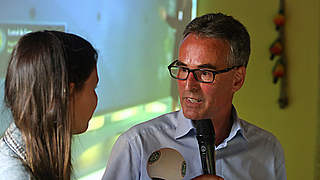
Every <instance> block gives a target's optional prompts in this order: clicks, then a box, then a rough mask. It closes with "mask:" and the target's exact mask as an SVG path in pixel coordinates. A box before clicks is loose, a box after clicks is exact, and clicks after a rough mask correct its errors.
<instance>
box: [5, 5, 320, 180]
mask: <svg viewBox="0 0 320 180" xmlns="http://www.w3.org/2000/svg"><path fill="white" fill-rule="evenodd" d="M283 2H284V5H285V6H284V9H285V21H286V22H285V23H286V24H285V28H284V37H285V38H284V39H285V53H286V57H287V67H286V73H287V85H288V86H287V96H288V99H289V104H288V106H287V107H286V108H284V109H281V108H280V107H279V104H278V98H279V96H280V88H281V87H280V83H277V84H274V83H273V82H272V81H273V77H272V69H273V66H274V61H271V60H270V52H269V47H270V45H271V44H272V42H273V41H274V39H276V38H277V36H278V32H277V31H276V30H275V25H274V23H273V18H274V17H275V16H276V15H277V14H278V11H279V0H269V1H250V0H242V1H237V0H228V1H224V0H135V1H132V0H117V1H112V0H91V1H84V0H77V1H76V0H68V1H61V0H50V1H49V0H43V1H39V0H1V3H0V4H1V6H0V124H1V125H0V134H2V133H3V131H4V130H5V129H6V128H7V127H8V125H9V123H10V121H12V118H11V116H10V112H8V110H7V109H6V108H5V107H4V105H3V81H4V78H5V73H6V72H5V71H6V67H7V63H8V59H9V54H10V53H11V51H12V48H13V47H14V45H15V44H16V42H17V40H18V39H19V37H21V36H22V35H23V34H26V33H28V32H31V31H36V30H43V29H54V30H61V31H66V32H70V33H75V34H78V35H80V36H82V37H84V38H85V39H87V40H88V41H90V42H91V43H92V44H93V46H94V47H95V48H96V49H97V50H98V53H99V60H98V73H99V76H100V81H99V85H98V88H97V93H98V98H99V101H98V107H97V109H96V112H95V114H94V116H93V118H92V119H91V121H90V125H89V129H88V131H87V132H86V133H84V134H81V135H77V136H75V137H74V138H73V149H72V150H73V152H72V153H73V163H74V176H75V179H81V180H85V179H100V178H101V176H102V174H103V171H104V168H105V166H106V162H107V160H108V156H109V153H110V150H111V148H112V145H113V143H114V142H115V140H116V139H117V137H118V136H119V135H120V134H121V133H122V132H124V131H125V130H127V129H128V128H130V127H132V126H134V125H135V124H137V123H140V122H143V121H146V120H149V119H151V118H153V117H156V116H158V115H161V114H163V113H166V112H170V111H173V110H176V109H179V102H178V99H177V89H176V86H175V81H172V80H171V79H170V76H169V73H168V70H167V65H168V64H169V63H170V62H172V61H173V60H174V59H176V57H177V52H178V51H177V48H178V45H179V42H180V40H181V35H182V31H183V28H184V26H185V25H186V23H188V22H189V21H190V20H191V19H193V18H194V17H196V16H199V15H203V14H205V13H209V12H223V13H226V14H228V15H232V16H234V17H235V18H236V19H238V20H240V21H241V22H242V23H243V24H244V25H245V26H246V27H247V29H248V31H249V34H250V36H251V41H252V54H251V57H250V61H249V64H248V69H247V77H246V82H245V85H244V87H243V88H242V89H241V90H240V91H239V92H238V93H237V94H236V97H235V98H234V104H235V106H236V108H237V110H238V111H239V115H240V117H242V118H243V119H245V120H247V121H249V122H251V123H254V124H256V125H258V126H260V127H262V128H264V129H267V130H268V131H271V132H272V133H273V134H275V135H276V136H277V138H278V139H279V140H280V142H281V144H282V146H283V148H284V151H285V158H286V167H287V174H288V179H290V180H298V179H299V180H300V179H308V180H309V179H310V180H319V179H320V174H319V170H320V164H319V162H320V156H319V149H320V147H319V146H320V139H319V137H320V131H319V127H320V124H319V122H320V114H319V109H320V107H319V105H320V87H319V86H320V81H319V77H320V69H319V67H320V66H319V62H320V61H319V60H320V53H319V50H320V36H319V35H320V14H319V10H320V2H319V1H318V0H305V1H299V0H291V1H286V0H285V1H283Z"/></svg>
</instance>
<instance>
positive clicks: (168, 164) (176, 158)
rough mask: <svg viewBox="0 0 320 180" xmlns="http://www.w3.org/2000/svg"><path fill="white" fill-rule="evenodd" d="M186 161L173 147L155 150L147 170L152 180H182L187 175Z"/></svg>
mask: <svg viewBox="0 0 320 180" xmlns="http://www.w3.org/2000/svg"><path fill="white" fill-rule="evenodd" d="M186 167H187V166H186V161H185V160H184V158H183V157H182V155H181V154H180V153H179V152H178V151H176V150H175V149H171V148H162V149H159V150H157V151H155V152H153V153H152V154H151V155H150V157H149V159H148V163H147V172H148V175H149V177H150V178H151V179H152V180H181V179H183V177H184V176H185V175H186Z"/></svg>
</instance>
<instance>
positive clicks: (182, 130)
mask: <svg viewBox="0 0 320 180" xmlns="http://www.w3.org/2000/svg"><path fill="white" fill-rule="evenodd" d="M231 114H232V115H231V118H232V119H233V124H232V128H231V131H230V134H229V136H228V137H227V138H226V139H225V140H224V141H223V142H222V143H221V144H220V145H219V146H218V147H217V149H220V148H224V147H226V146H227V144H228V142H229V141H230V140H232V139H233V138H234V137H235V136H236V135H237V134H241V135H242V137H243V138H244V139H245V140H246V141H248V138H247V137H246V136H245V134H244V129H243V127H242V125H241V123H240V118H239V117H238V114H237V110H236V109H235V107H234V106H233V105H232V110H231ZM177 121H178V122H177V128H176V134H175V138H176V139H179V138H181V137H183V136H186V135H188V134H189V133H191V134H192V133H194V134H195V127H194V126H193V124H192V121H191V119H188V118H186V117H184V115H183V111H182V110H180V111H179V112H178V118H177Z"/></svg>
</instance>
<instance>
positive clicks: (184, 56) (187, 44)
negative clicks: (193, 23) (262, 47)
mask: <svg viewBox="0 0 320 180" xmlns="http://www.w3.org/2000/svg"><path fill="white" fill-rule="evenodd" d="M229 52H230V46H229V43H228V42H227V41H224V40H222V39H215V38H207V37H199V36H197V35H195V34H189V35H188V36H187V37H186V38H185V39H184V40H183V42H182V44H181V46H180V49H179V64H181V65H182V66H185V67H187V68H190V69H210V70H222V69H225V68H228V66H227V65H226V62H227V58H228V55H229ZM233 76H234V70H231V71H229V72H225V73H221V74H216V76H215V79H214V81H213V82H212V83H201V82H198V81H196V79H195V77H194V75H193V74H192V73H190V74H189V76H188V78H187V80H178V90H179V95H180V103H181V106H182V110H183V114H184V116H185V117H186V118H189V119H193V120H198V119H205V118H214V117H215V116H216V115H217V114H219V113H220V114H221V112H223V111H225V110H226V109H228V107H229V108H230V107H231V104H232V97H233V93H234V92H233Z"/></svg>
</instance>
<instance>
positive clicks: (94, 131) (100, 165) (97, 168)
mask: <svg viewBox="0 0 320 180" xmlns="http://www.w3.org/2000/svg"><path fill="white" fill-rule="evenodd" d="M171 106H172V98H171V97H167V98H163V99H160V100H157V101H154V102H150V103H147V104H140V105H137V106H133V107H129V108H126V109H123V110H119V111H115V112H111V113H106V114H103V115H99V116H94V117H93V118H92V119H91V120H90V123H89V128H88V131H87V132H86V133H84V134H80V135H77V136H76V138H75V140H74V142H73V144H72V146H73V147H76V148H72V151H73V153H72V154H73V160H74V171H75V172H74V173H75V177H76V178H77V179H78V178H81V180H87V179H90V178H94V177H98V179H100V178H101V176H102V174H103V172H104V169H105V167H106V163H107V160H108V157H109V154H110V152H111V149H112V146H113V144H114V143H115V141H116V140H117V139H118V137H119V136H120V135H121V134H122V133H123V132H124V131H126V130H127V129H129V128H130V127H132V126H134V125H136V124H138V123H141V122H144V121H147V120H150V119H152V118H155V117H157V116H159V115H162V114H164V113H167V112H170V111H171V109H172V108H171Z"/></svg>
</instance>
